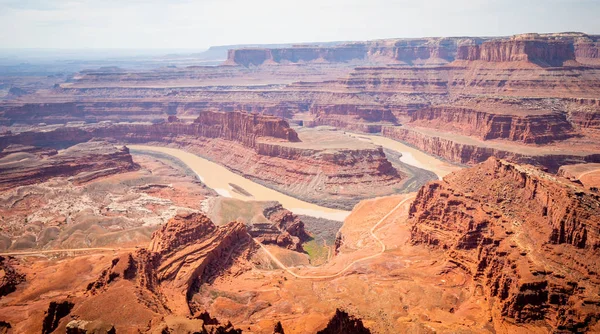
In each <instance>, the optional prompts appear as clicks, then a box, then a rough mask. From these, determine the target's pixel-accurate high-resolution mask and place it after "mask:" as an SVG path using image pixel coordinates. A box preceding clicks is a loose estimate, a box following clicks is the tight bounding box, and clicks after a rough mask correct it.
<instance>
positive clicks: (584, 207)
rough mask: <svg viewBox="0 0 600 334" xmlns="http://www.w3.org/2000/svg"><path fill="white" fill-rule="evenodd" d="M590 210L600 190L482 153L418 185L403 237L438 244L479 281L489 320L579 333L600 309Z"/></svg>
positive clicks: (596, 239) (598, 237) (597, 238)
mask: <svg viewBox="0 0 600 334" xmlns="http://www.w3.org/2000/svg"><path fill="white" fill-rule="evenodd" d="M524 202H526V203H527V205H515V204H516V203H524ZM598 210H600V197H599V196H598V195H597V194H595V193H591V192H589V191H586V190H585V189H584V188H583V187H580V186H577V185H574V184H573V183H571V182H570V181H568V180H566V179H562V178H557V177H553V176H551V175H549V174H546V173H543V172H541V171H539V170H536V169H535V168H531V167H526V166H519V165H515V164H511V163H508V162H506V161H502V160H497V159H495V158H490V159H488V160H487V161H486V162H484V163H482V164H479V165H477V166H475V167H473V168H470V169H467V170H464V171H459V172H456V173H453V174H450V175H449V176H447V177H445V178H444V179H443V180H441V181H435V182H431V183H429V184H427V185H425V186H424V187H423V188H421V190H420V191H419V193H418V194H417V197H416V198H415V200H414V202H413V203H412V205H411V208H410V220H411V221H412V224H413V226H412V231H411V241H412V243H413V244H425V245H428V246H430V247H434V248H440V249H444V250H446V255H447V259H448V261H450V262H451V263H453V264H455V265H457V266H459V267H461V268H463V269H464V270H465V271H466V272H468V273H469V274H470V275H471V276H472V277H473V279H474V280H475V282H476V284H480V285H481V286H482V288H483V293H484V294H485V295H486V296H487V297H488V300H489V302H490V307H491V309H492V312H493V315H494V317H495V318H496V319H495V320H496V321H497V322H501V321H502V319H503V318H504V317H508V318H512V319H514V321H516V322H518V323H527V322H535V321H539V322H544V323H546V325H548V326H550V327H551V328H552V329H553V330H555V331H582V330H585V329H586V328H588V326H590V325H593V324H594V323H595V322H596V321H597V319H598V316H599V315H600V301H599V300H598V298H597V293H598V292H599V291H600V280H598V276H597V273H598V270H600V266H599V264H598V263H597V261H595V260H594V259H595V258H596V257H597V256H598V255H599V254H598V249H599V247H600V229H599V227H600V220H599V219H598V217H597V212H598Z"/></svg>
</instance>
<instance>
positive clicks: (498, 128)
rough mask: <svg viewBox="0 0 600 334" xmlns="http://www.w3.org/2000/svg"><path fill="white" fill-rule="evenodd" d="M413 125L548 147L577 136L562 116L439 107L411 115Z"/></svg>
mask: <svg viewBox="0 0 600 334" xmlns="http://www.w3.org/2000/svg"><path fill="white" fill-rule="evenodd" d="M410 123H411V124H413V125H416V126H422V127H427V128H434V129H440V130H449V131H452V132H457V133H460V134H463V135H467V136H473V137H477V138H480V139H482V140H491V139H505V140H510V141H519V142H524V143H528V144H544V143H548V142H552V141H555V140H562V139H567V138H569V137H572V136H573V135H574V130H573V127H572V126H571V124H570V123H569V122H568V121H567V119H566V117H565V116H564V115H563V114H559V113H549V114H539V115H536V114H533V115H526V114H525V115H514V114H512V115H511V114H502V113H496V114H494V113H491V112H485V111H481V110H475V109H471V108H460V107H452V106H439V107H431V108H424V109H419V110H417V111H416V112H414V113H413V114H412V115H411V122H410Z"/></svg>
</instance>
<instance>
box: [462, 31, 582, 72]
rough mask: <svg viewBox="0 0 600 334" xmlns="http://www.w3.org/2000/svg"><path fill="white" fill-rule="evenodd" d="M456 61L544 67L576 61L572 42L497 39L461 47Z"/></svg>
mask: <svg viewBox="0 0 600 334" xmlns="http://www.w3.org/2000/svg"><path fill="white" fill-rule="evenodd" d="M456 59H457V60H469V61H484V62H530V63H534V64H537V65H541V66H563V65H564V64H565V63H566V62H568V61H575V51H574V47H573V45H572V44H571V43H568V42H565V41H556V40H549V39H529V40H527V39H518V38H512V39H510V40H495V41H487V42H483V43H482V44H481V45H464V46H461V47H459V49H458V52H457V56H456Z"/></svg>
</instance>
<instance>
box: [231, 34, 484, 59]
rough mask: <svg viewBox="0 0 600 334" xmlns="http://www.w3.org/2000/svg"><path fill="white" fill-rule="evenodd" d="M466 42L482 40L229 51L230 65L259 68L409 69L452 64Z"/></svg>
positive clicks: (300, 46)
mask: <svg viewBox="0 0 600 334" xmlns="http://www.w3.org/2000/svg"><path fill="white" fill-rule="evenodd" d="M464 40H468V41H471V42H475V41H477V42H479V41H481V40H482V39H481V38H467V39H465V38H423V39H394V40H383V41H374V42H361V43H346V44H340V45H334V46H326V47H323V46H302V45H299V46H294V47H287V48H244V49H231V50H229V51H228V55H227V61H226V62H225V64H227V65H242V66H259V65H263V64H280V63H283V64H285V63H307V62H328V63H347V62H351V61H352V62H359V63H360V62H376V63H393V64H397V63H402V64H408V65H416V66H420V65H431V64H446V63H448V62H450V61H452V60H453V59H454V57H455V54H456V51H457V45H458V44H460V43H462V42H463V41H464Z"/></svg>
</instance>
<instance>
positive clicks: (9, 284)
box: [0, 256, 25, 298]
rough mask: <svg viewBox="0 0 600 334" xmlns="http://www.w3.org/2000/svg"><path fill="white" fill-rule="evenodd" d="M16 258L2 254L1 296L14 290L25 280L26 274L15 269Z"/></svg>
mask: <svg viewBox="0 0 600 334" xmlns="http://www.w3.org/2000/svg"><path fill="white" fill-rule="evenodd" d="M14 262H15V260H14V259H13V258H11V257H4V256H0V298H2V297H3V296H6V295H8V294H9V293H12V292H14V291H15V290H16V289H17V285H19V284H21V283H23V282H24V281H25V275H24V274H22V273H20V272H19V271H17V269H15V263H14Z"/></svg>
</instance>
